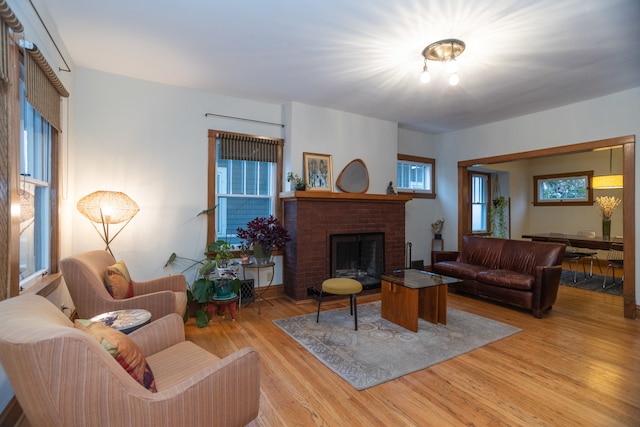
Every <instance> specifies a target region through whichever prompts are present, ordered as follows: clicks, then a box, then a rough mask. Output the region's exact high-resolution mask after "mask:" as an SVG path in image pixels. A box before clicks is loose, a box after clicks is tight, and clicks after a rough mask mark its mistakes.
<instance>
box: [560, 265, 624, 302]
mask: <svg viewBox="0 0 640 427" xmlns="http://www.w3.org/2000/svg"><path fill="white" fill-rule="evenodd" d="M573 274H574V272H573V271H570V270H562V275H561V276H560V284H561V285H565V286H571V287H573V288H580V289H586V290H588V291H595V292H603V293H605V294H610V295H620V296H621V295H622V282H621V281H620V277H619V275H616V283H617V285H615V286H611V287H610V288H607V289H604V288H603V287H602V282H603V280H604V276H601V275H598V274H594V275H593V276H589V275H587V278H586V279H585V277H584V273H583V272H582V271H578V276H577V282H576V283H573ZM609 285H611V275H609V277H608V278H607V286H609Z"/></svg>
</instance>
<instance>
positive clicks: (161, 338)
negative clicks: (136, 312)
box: [129, 313, 185, 356]
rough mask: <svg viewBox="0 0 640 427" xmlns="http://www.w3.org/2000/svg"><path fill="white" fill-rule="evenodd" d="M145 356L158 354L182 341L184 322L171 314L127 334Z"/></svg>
mask: <svg viewBox="0 0 640 427" xmlns="http://www.w3.org/2000/svg"><path fill="white" fill-rule="evenodd" d="M129 337H130V338H131V339H132V340H133V341H135V343H136V344H138V347H140V350H142V353H143V354H144V355H145V356H148V355H151V354H155V353H158V352H159V351H161V350H164V349H165V348H168V347H171V346H172V345H175V344H177V343H179V342H182V341H184V339H185V338H184V321H183V320H182V318H181V317H180V316H179V315H177V314H175V313H173V314H169V315H167V316H164V317H162V318H160V319H158V320H156V321H154V322H151V323H149V324H148V325H145V326H143V327H141V328H140V329H137V330H135V331H133V332H131V333H130V334H129Z"/></svg>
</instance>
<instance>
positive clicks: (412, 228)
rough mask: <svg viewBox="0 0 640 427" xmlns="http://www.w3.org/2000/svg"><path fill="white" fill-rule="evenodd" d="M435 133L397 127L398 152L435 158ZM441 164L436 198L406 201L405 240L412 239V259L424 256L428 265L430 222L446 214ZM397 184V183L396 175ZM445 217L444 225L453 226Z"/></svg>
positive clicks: (410, 240)
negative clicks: (442, 190) (443, 208)
mask: <svg viewBox="0 0 640 427" xmlns="http://www.w3.org/2000/svg"><path fill="white" fill-rule="evenodd" d="M435 141H436V137H435V136H434V135H429V134H425V133H421V132H415V131H412V130H408V129H402V128H400V129H398V148H397V152H398V154H406V155H411V156H420V157H427V158H431V159H434V158H435V157H436V153H435ZM440 176H441V175H440V167H439V163H438V161H436V198H435V199H413V200H411V201H410V202H408V203H407V204H406V211H405V218H406V224H405V226H406V229H405V242H411V259H412V260H414V261H416V260H423V261H424V263H425V265H429V264H430V263H431V239H432V238H433V231H432V230H431V224H433V223H434V222H435V221H436V220H437V219H440V218H442V217H443V216H444V214H443V212H442V208H441V204H440V202H439V197H440V195H439V194H440V190H441V188H442V187H440V179H441V178H440ZM393 182H394V186H395V185H397V182H396V179H395V176H394V179H393ZM450 226H451V224H450V223H449V221H446V220H445V224H444V228H443V230H444V229H446V228H448V227H450Z"/></svg>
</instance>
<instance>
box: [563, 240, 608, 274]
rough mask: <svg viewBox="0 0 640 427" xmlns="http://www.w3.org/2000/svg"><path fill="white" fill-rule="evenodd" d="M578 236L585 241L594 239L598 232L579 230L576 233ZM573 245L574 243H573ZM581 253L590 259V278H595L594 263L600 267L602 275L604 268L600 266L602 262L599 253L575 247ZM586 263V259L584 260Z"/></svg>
mask: <svg viewBox="0 0 640 427" xmlns="http://www.w3.org/2000/svg"><path fill="white" fill-rule="evenodd" d="M576 236H579V237H581V238H584V239H593V238H594V237H595V236H596V232H595V231H593V230H578V232H577V233H576ZM569 241H571V239H569ZM571 243H572V244H573V243H574V242H571ZM574 247H575V248H576V249H577V250H578V251H579V252H581V253H583V254H585V258H586V257H588V258H590V260H589V261H590V265H589V277H593V263H594V261H595V263H596V264H597V265H598V268H599V269H600V274H602V266H601V265H600V262H599V261H598V252H597V251H593V250H589V249H588V248H583V247H580V246H579V245H577V246H574ZM582 261H583V262H584V258H583V260H582Z"/></svg>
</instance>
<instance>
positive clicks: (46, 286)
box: [20, 273, 62, 297]
mask: <svg viewBox="0 0 640 427" xmlns="http://www.w3.org/2000/svg"><path fill="white" fill-rule="evenodd" d="M61 282H62V273H54V274H47V275H46V276H42V279H40V280H38V281H37V282H36V283H34V284H33V285H32V286H29V287H28V288H27V289H25V290H24V291H22V292H20V295H29V294H36V295H40V296H43V297H47V296H48V295H50V294H51V293H53V292H54V291H55V290H56V289H57V288H58V286H60V283H61Z"/></svg>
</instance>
